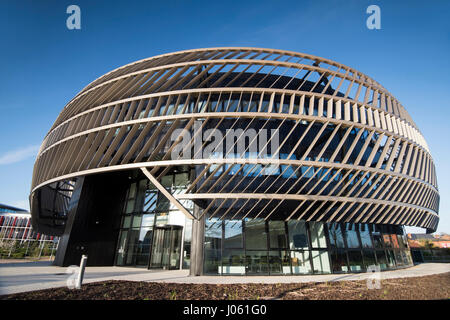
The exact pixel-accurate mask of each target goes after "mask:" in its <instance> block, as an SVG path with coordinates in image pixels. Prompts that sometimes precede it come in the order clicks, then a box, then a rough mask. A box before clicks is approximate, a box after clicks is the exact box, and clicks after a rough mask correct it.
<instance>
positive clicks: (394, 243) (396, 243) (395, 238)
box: [391, 234, 399, 248]
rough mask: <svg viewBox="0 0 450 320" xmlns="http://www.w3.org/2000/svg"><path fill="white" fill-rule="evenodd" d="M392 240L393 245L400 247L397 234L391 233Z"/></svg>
mask: <svg viewBox="0 0 450 320" xmlns="http://www.w3.org/2000/svg"><path fill="white" fill-rule="evenodd" d="M391 242H392V247H394V248H399V245H398V238H397V235H396V234H391Z"/></svg>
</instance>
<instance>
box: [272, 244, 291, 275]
mask: <svg viewBox="0 0 450 320" xmlns="http://www.w3.org/2000/svg"><path fill="white" fill-rule="evenodd" d="M269 272H270V274H291V266H290V263H289V254H288V252H287V251H282V250H271V251H269Z"/></svg>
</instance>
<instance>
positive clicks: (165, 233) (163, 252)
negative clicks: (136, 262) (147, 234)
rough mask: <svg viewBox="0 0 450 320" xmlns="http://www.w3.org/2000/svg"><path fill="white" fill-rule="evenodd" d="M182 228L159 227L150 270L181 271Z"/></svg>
mask: <svg viewBox="0 0 450 320" xmlns="http://www.w3.org/2000/svg"><path fill="white" fill-rule="evenodd" d="M181 232H182V227H177V226H170V227H157V228H156V229H155V233H154V236H153V246H152V253H151V255H150V263H149V268H156V269H179V268H180V253H181Z"/></svg>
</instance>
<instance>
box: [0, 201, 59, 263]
mask: <svg viewBox="0 0 450 320" xmlns="http://www.w3.org/2000/svg"><path fill="white" fill-rule="evenodd" d="M57 246H58V238H57V237H54V236H48V235H44V234H40V233H38V232H36V231H34V230H33V228H32V226H31V215H30V213H29V212H27V211H26V210H24V209H20V208H15V207H11V206H7V205H4V204H0V257H1V258H22V257H26V256H32V257H41V256H42V254H44V255H46V254H48V255H50V256H52V255H53V254H54V253H55V252H56V247H57Z"/></svg>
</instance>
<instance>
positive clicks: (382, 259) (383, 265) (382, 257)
mask: <svg viewBox="0 0 450 320" xmlns="http://www.w3.org/2000/svg"><path fill="white" fill-rule="evenodd" d="M375 254H376V256H377V264H378V265H379V266H380V269H381V270H386V269H387V267H388V265H387V260H386V253H385V252H384V250H377V251H375Z"/></svg>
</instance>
